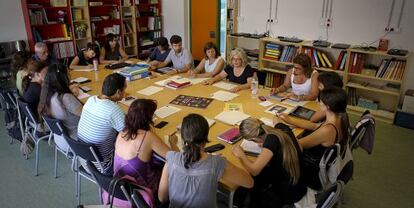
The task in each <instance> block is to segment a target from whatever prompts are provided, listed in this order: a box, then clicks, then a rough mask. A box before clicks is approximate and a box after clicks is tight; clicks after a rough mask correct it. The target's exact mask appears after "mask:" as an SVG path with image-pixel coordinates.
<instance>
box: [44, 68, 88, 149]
mask: <svg viewBox="0 0 414 208" xmlns="http://www.w3.org/2000/svg"><path fill="white" fill-rule="evenodd" d="M69 85H70V79H69V76H68V68H67V67H66V66H65V65H63V64H52V65H50V66H49V68H48V71H47V73H46V76H45V79H44V82H43V86H42V93H41V94H40V102H39V109H38V110H39V114H40V115H42V116H43V115H44V116H48V117H51V118H55V119H59V120H61V121H62V124H63V126H64V127H65V129H66V133H67V134H68V136H69V137H70V138H72V139H75V140H77V133H78V131H77V129H78V123H79V118H80V115H81V113H82V107H83V106H82V103H81V102H80V101H79V100H78V99H77V97H76V96H75V95H74V94H73V93H72V91H71V90H70V87H69ZM60 147H61V149H65V148H68V147H67V146H66V147H62V146H60Z"/></svg>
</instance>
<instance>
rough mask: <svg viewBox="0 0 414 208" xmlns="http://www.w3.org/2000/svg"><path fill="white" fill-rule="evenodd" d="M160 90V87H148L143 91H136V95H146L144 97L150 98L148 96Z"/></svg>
mask: <svg viewBox="0 0 414 208" xmlns="http://www.w3.org/2000/svg"><path fill="white" fill-rule="evenodd" d="M162 89H163V88H162V87H156V86H149V87H147V88H144V89H142V90H140V91H138V93H139V94H143V95H146V96H150V95H153V94H155V93H157V92H159V91H161V90H162Z"/></svg>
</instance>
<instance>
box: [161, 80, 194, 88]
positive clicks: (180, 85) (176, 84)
mask: <svg viewBox="0 0 414 208" xmlns="http://www.w3.org/2000/svg"><path fill="white" fill-rule="evenodd" d="M190 85H191V81H188V82H176V81H174V80H171V81H170V82H168V83H167V86H168V87H171V88H175V89H179V88H183V87H186V86H190Z"/></svg>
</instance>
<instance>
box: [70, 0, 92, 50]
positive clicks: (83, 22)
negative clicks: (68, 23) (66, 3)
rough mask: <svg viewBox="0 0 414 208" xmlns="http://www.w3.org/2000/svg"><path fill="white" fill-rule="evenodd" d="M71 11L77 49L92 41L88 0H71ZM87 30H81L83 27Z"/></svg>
mask: <svg viewBox="0 0 414 208" xmlns="http://www.w3.org/2000/svg"><path fill="white" fill-rule="evenodd" d="M70 11H71V16H72V22H73V24H72V31H74V41H75V46H76V51H80V50H81V49H82V48H84V47H86V45H87V44H88V42H91V41H92V36H91V24H90V19H89V16H90V15H89V7H88V1H87V0H71V1H70ZM82 27H83V28H85V27H86V30H81V28H82Z"/></svg>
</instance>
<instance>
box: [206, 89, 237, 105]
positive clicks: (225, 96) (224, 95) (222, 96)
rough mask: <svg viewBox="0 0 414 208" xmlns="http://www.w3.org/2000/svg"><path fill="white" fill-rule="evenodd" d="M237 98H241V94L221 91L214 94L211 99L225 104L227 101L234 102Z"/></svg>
mask: <svg viewBox="0 0 414 208" xmlns="http://www.w3.org/2000/svg"><path fill="white" fill-rule="evenodd" d="M237 96H239V94H236V93H232V92H227V91H223V90H219V91H217V92H215V93H213V94H212V96H211V98H213V99H216V100H220V101H223V102H226V101H230V100H233V99H234V98H236V97H237Z"/></svg>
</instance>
